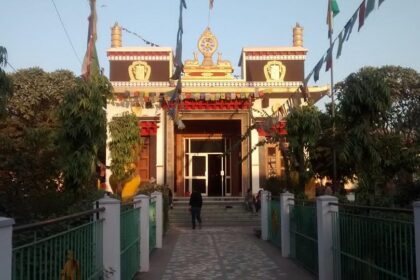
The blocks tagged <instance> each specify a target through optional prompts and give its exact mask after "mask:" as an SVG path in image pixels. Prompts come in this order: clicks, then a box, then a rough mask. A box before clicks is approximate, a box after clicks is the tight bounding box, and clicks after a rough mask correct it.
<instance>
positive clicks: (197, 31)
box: [0, 0, 420, 86]
mask: <svg viewBox="0 0 420 280" xmlns="http://www.w3.org/2000/svg"><path fill="white" fill-rule="evenodd" d="M185 1H186V3H187V9H186V10H184V16H183V18H184V36H183V60H186V59H191V58H192V52H193V51H196V50H197V40H198V38H199V37H200V35H201V33H202V32H203V30H204V29H205V28H206V27H207V25H208V23H209V21H208V18H209V17H208V14H209V4H208V0H185ZM337 2H338V4H339V7H340V13H339V14H338V15H337V16H336V17H335V19H334V31H335V33H334V35H333V38H334V37H336V36H337V35H338V33H339V32H340V31H341V30H342V29H343V28H344V25H345V23H346V22H347V21H348V20H349V19H350V17H351V16H352V15H353V13H354V11H355V10H356V9H357V7H358V6H359V5H360V3H361V2H362V0H337ZM54 4H55V5H56V7H57V9H58V11H59V14H60V16H61V20H62V22H63V23H64V26H65V28H66V30H67V32H68V36H69V37H70V39H71V42H72V45H73V47H74V50H73V47H72V45H71V44H70V42H69V40H68V39H67V37H66V33H65V31H64V29H63V27H62V25H61V23H60V19H59V16H58V15H57V12H56V10H55V8H54ZM326 10H327V0H299V1H296V0H295V1H290V0H258V1H256V0H214V8H213V10H212V11H211V15H210V27H211V30H212V32H213V33H214V34H215V35H216V37H217V38H218V41H219V49H218V51H219V52H222V53H223V58H224V59H226V60H230V61H231V62H232V65H233V66H234V67H235V74H236V75H240V69H239V67H238V66H237V65H238V61H239V57H240V54H241V50H242V48H243V47H255V46H291V45H292V29H293V27H294V26H295V24H296V23H297V22H298V23H299V24H300V25H301V26H303V28H304V47H305V48H307V49H308V50H309V52H308V56H307V59H306V64H305V72H306V74H308V73H309V72H310V71H311V70H312V69H313V68H314V66H315V64H316V63H317V62H318V60H319V59H320V58H321V57H322V56H323V55H324V53H325V52H326V50H327V49H328V46H329V41H328V37H327V25H326ZM0 11H1V17H0V46H4V47H6V48H7V51H8V59H9V62H10V64H11V65H12V66H13V68H14V69H16V70H18V69H21V68H29V67H35V66H37V67H41V68H43V69H44V70H46V71H54V70H57V69H68V70H71V71H73V72H74V73H75V74H76V75H79V74H80V72H81V61H82V60H83V56H84V54H85V52H86V44H87V29H88V20H87V18H88V16H89V12H90V10H89V3H88V0H71V1H69V0H0ZM419 12H420V1H419V0H385V2H384V3H383V4H382V5H381V7H380V8H379V9H377V8H375V10H374V11H373V12H372V13H371V14H370V15H369V17H368V18H367V19H366V21H365V25H364V26H363V27H362V29H361V30H360V32H357V23H356V26H355V28H354V29H353V32H352V34H351V37H350V39H349V40H348V41H347V42H346V43H345V44H344V47H343V52H342V56H341V57H340V58H339V59H338V60H335V61H334V77H335V82H337V81H340V80H343V79H344V78H345V77H346V76H348V75H349V74H350V73H352V72H355V71H357V70H358V69H360V68H361V67H363V66H381V65H400V66H404V67H411V68H414V69H415V70H417V71H419V72H420V52H419V50H420V35H419V29H420V16H419ZM97 13H98V23H97V24H98V25H97V29H98V40H97V42H96V47H97V51H98V55H99V61H100V65H101V67H103V68H104V70H105V74H106V75H108V73H109V62H108V60H107V57H106V51H107V49H108V48H110V45H111V27H112V26H113V25H114V23H115V22H118V23H119V24H120V25H121V26H122V27H124V28H126V29H128V30H130V31H132V32H135V33H137V34H139V35H141V36H142V37H144V38H145V39H146V40H148V41H150V42H153V43H156V44H158V45H160V46H165V47H172V48H173V49H174V50H175V45H176V33H177V29H178V16H179V0H148V1H147V0H118V1H117V0H97ZM122 41H123V46H145V44H144V42H143V41H141V40H140V39H139V38H137V37H136V36H134V35H131V34H129V33H126V32H124V31H123V39H122ZM75 53H76V54H75ZM6 71H7V72H13V71H14V70H13V69H12V68H11V67H10V66H8V67H6ZM329 83H330V75H329V73H326V72H325V70H324V69H323V70H322V71H321V74H320V80H319V81H318V82H317V83H314V81H313V79H312V80H311V81H310V82H309V84H310V85H319V86H322V85H325V84H329Z"/></svg>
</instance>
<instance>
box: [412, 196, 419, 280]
mask: <svg viewBox="0 0 420 280" xmlns="http://www.w3.org/2000/svg"><path fill="white" fill-rule="evenodd" d="M413 210H414V238H415V242H416V268H417V279H420V201H415V202H414V203H413Z"/></svg>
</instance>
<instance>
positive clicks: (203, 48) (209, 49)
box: [183, 27, 233, 80]
mask: <svg viewBox="0 0 420 280" xmlns="http://www.w3.org/2000/svg"><path fill="white" fill-rule="evenodd" d="M218 46H219V44H218V42H217V38H216V36H215V35H214V34H213V33H212V32H211V30H210V28H209V27H207V28H206V29H205V30H204V32H203V33H202V34H201V36H200V38H199V39H198V43H197V48H198V50H199V51H200V53H201V54H202V55H203V61H202V62H201V64H200V62H199V60H198V53H197V52H194V53H193V55H194V59H192V60H186V61H185V63H184V77H183V79H184V80H232V79H233V77H232V73H233V67H232V65H231V63H230V61H227V60H223V59H222V53H220V52H219V53H218V59H217V62H216V64H215V63H214V62H213V54H214V53H215V52H216V50H217V48H218Z"/></svg>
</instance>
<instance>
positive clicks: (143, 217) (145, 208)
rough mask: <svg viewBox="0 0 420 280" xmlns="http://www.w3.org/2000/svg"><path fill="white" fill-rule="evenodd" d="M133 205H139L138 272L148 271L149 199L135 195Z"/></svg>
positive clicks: (141, 195) (142, 195)
mask: <svg viewBox="0 0 420 280" xmlns="http://www.w3.org/2000/svg"><path fill="white" fill-rule="evenodd" d="M134 203H135V205H140V271H142V272H143V271H149V197H148V196H147V195H144V194H140V195H136V196H135V197H134Z"/></svg>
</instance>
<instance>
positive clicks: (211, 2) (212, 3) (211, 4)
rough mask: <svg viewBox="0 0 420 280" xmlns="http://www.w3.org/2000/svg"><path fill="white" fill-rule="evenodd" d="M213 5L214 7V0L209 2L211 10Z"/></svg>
mask: <svg viewBox="0 0 420 280" xmlns="http://www.w3.org/2000/svg"><path fill="white" fill-rule="evenodd" d="M213 5H214V0H210V2H209V8H210V10H211V9H213Z"/></svg>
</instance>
